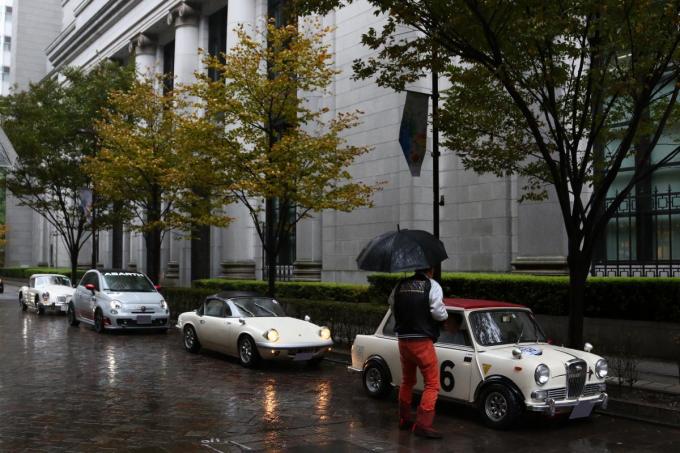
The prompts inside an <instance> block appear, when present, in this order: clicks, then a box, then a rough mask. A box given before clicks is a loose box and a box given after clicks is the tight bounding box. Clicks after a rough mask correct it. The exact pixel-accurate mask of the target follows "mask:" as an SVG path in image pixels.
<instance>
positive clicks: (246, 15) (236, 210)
mask: <svg viewBox="0 0 680 453" xmlns="http://www.w3.org/2000/svg"><path fill="white" fill-rule="evenodd" d="M255 3H256V2H255V1H244V0H229V6H228V9H227V52H229V51H230V50H232V49H233V48H234V47H235V46H236V45H237V44H238V36H237V34H236V32H235V31H234V30H235V29H236V28H237V27H239V26H240V25H243V26H244V27H245V30H246V31H252V27H253V26H254V24H255ZM226 213H227V215H228V216H229V217H231V218H233V219H234V221H233V222H232V223H231V225H229V227H227V228H225V229H223V230H222V238H221V239H222V241H221V243H222V254H221V260H222V264H221V268H222V269H221V275H222V276H224V277H228V278H255V267H256V266H255V244H256V240H259V239H258V238H257V237H256V232H255V228H254V225H253V221H252V219H251V218H250V214H249V212H248V209H247V208H246V207H245V206H243V205H242V204H240V203H235V204H232V205H229V206H227V208H226Z"/></svg>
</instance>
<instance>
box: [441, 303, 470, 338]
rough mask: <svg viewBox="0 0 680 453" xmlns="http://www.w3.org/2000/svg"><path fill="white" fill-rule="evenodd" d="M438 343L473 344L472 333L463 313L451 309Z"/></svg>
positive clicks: (442, 327)
mask: <svg viewBox="0 0 680 453" xmlns="http://www.w3.org/2000/svg"><path fill="white" fill-rule="evenodd" d="M437 343H441V344H451V345H456V346H472V341H471V340H470V333H469V332H468V330H467V325H466V324H465V318H464V317H463V314H462V313H459V312H455V311H449V318H448V319H447V320H446V321H444V323H443V324H442V326H441V330H440V332H439V340H437Z"/></svg>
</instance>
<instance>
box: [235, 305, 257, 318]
mask: <svg viewBox="0 0 680 453" xmlns="http://www.w3.org/2000/svg"><path fill="white" fill-rule="evenodd" d="M234 305H236V308H238V309H239V310H243V311H245V312H246V313H248V314H250V316H255V315H254V314H253V312H252V311H250V310H248V309H247V308H246V307H244V306H243V305H241V304H237V303H236V302H234Z"/></svg>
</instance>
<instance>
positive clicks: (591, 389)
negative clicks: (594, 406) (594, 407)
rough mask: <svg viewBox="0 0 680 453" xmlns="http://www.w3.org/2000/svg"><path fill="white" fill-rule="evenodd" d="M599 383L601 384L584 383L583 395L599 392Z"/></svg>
mask: <svg viewBox="0 0 680 453" xmlns="http://www.w3.org/2000/svg"><path fill="white" fill-rule="evenodd" d="M600 385H601V384H586V386H585V388H584V389H583V396H593V395H597V394H598V393H600V392H601V390H600Z"/></svg>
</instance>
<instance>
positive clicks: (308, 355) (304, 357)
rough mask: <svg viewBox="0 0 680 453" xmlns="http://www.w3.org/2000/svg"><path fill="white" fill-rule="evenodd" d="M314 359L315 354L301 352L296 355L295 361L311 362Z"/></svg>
mask: <svg viewBox="0 0 680 453" xmlns="http://www.w3.org/2000/svg"><path fill="white" fill-rule="evenodd" d="M312 357H314V353H313V352H299V353H297V354H295V358H294V359H293V360H310V359H311V358H312Z"/></svg>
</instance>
